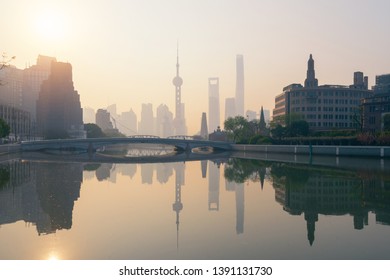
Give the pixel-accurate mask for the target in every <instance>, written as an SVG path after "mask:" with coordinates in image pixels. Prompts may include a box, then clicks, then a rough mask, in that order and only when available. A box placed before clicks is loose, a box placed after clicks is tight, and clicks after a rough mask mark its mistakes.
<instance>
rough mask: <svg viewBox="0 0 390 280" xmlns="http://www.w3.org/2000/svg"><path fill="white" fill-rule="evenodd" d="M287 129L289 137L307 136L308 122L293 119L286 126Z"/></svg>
mask: <svg viewBox="0 0 390 280" xmlns="http://www.w3.org/2000/svg"><path fill="white" fill-rule="evenodd" d="M287 130H288V133H289V136H291V137H296V136H307V135H308V134H309V124H308V122H307V121H305V120H299V121H294V122H292V123H291V124H290V125H289V126H288V127H287Z"/></svg>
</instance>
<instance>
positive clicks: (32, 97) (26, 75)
mask: <svg viewBox="0 0 390 280" xmlns="http://www.w3.org/2000/svg"><path fill="white" fill-rule="evenodd" d="M56 61H57V60H56V58H55V57H50V56H44V55H39V56H38V58H37V63H36V65H33V66H30V67H28V68H26V69H24V70H23V89H22V96H23V98H22V100H23V102H22V107H23V109H24V110H26V111H28V112H30V113H31V118H32V119H33V120H34V121H35V120H36V106H37V100H38V97H39V92H40V90H41V85H42V83H43V81H45V80H47V79H48V78H49V75H50V70H51V63H52V62H56Z"/></svg>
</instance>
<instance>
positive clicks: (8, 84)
mask: <svg viewBox="0 0 390 280" xmlns="http://www.w3.org/2000/svg"><path fill="white" fill-rule="evenodd" d="M0 82H1V84H0V104H2V105H6V106H11V107H14V108H18V109H24V108H23V107H22V105H23V99H22V85H23V70H20V69H18V68H16V67H15V66H12V65H10V66H7V67H4V68H3V69H1V71H0Z"/></svg>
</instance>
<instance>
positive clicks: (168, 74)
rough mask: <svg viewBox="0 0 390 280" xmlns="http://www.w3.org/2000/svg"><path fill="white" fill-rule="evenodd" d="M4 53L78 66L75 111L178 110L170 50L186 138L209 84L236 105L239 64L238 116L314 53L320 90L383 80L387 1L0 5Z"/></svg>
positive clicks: (6, 0) (300, 73)
mask: <svg viewBox="0 0 390 280" xmlns="http://www.w3.org/2000/svg"><path fill="white" fill-rule="evenodd" d="M0 7H1V10H2V16H1V17H0V27H1V33H0V34H1V37H0V52H2V53H6V54H7V55H8V56H9V57H11V56H16V59H15V60H14V61H13V62H12V64H14V65H15V66H17V67H18V68H21V69H23V68H25V67H26V66H28V65H34V64H35V63H36V59H37V57H38V55H39V54H41V55H47V56H54V57H56V58H57V60H58V61H63V62H69V63H71V64H72V66H73V82H74V87H75V89H76V90H77V91H78V92H79V94H80V99H81V105H82V107H91V108H94V109H95V110H96V109H98V108H105V107H107V106H108V105H111V104H114V103H115V104H117V111H118V112H119V113H120V112H123V111H128V110H130V109H133V110H134V112H135V113H136V114H137V115H138V117H139V116H140V110H141V104H142V103H153V108H154V110H156V108H157V106H159V105H160V104H166V105H168V107H169V108H170V110H171V111H172V112H174V108H175V106H174V104H175V89H174V86H173V85H172V79H173V77H174V76H175V75H176V46H177V42H178V43H179V60H180V76H181V77H182V78H183V86H182V102H184V103H185V117H186V120H187V125H188V128H189V134H194V133H196V132H198V131H199V130H200V123H201V116H202V112H208V85H207V83H208V78H209V77H219V79H220V88H219V94H220V104H221V110H220V111H221V119H223V116H224V112H225V109H224V104H225V98H228V97H234V95H235V84H236V81H235V79H236V73H235V71H236V65H235V59H236V55H237V54H242V55H243V56H244V72H245V110H255V111H259V110H260V108H261V106H264V108H265V109H269V110H271V112H272V109H273V107H274V98H275V96H276V95H278V94H280V93H281V92H282V89H283V87H284V86H286V85H289V84H291V83H303V82H304V79H305V77H306V70H307V60H308V58H309V55H310V54H313V58H314V61H315V70H316V77H317V79H318V80H319V84H339V85H349V84H352V81H353V72H355V71H362V72H363V73H364V75H367V76H368V77H369V85H370V86H372V85H374V83H375V76H376V75H380V74H387V73H390V55H389V54H390V52H389V50H390V36H389V28H390V17H389V15H388V11H389V10H390V1H388V0H371V1H363V0H317V1H312V0H294V1H290V0H165V1H160V0H107V1H103V0H83V1H79V0H57V1H54V0H35V1H31V0H0Z"/></svg>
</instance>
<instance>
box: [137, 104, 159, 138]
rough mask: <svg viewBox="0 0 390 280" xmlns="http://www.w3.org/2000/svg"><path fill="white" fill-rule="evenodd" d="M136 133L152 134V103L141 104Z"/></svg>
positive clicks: (153, 132)
mask: <svg viewBox="0 0 390 280" xmlns="http://www.w3.org/2000/svg"><path fill="white" fill-rule="evenodd" d="M138 133H139V134H141V135H154V134H155V131H154V116H153V105H152V104H151V103H148V104H142V110H141V120H140V122H139V124H138Z"/></svg>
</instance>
